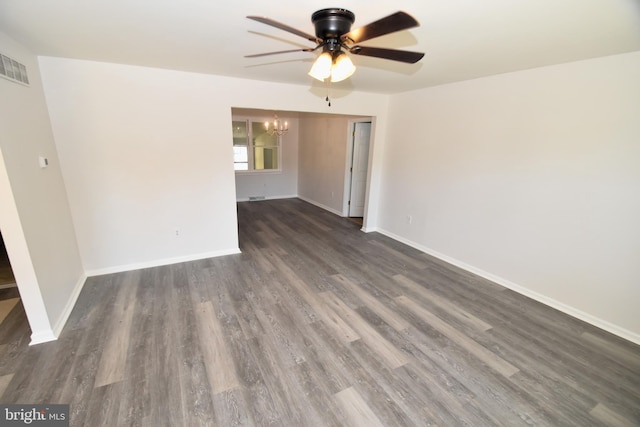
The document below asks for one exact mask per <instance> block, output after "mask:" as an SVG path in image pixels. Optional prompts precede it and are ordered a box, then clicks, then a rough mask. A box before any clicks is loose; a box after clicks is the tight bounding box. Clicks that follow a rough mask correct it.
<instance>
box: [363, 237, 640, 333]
mask: <svg viewBox="0 0 640 427" xmlns="http://www.w3.org/2000/svg"><path fill="white" fill-rule="evenodd" d="M371 231H373V230H371ZM376 231H378V232H379V233H380V234H384V235H385V236H387V237H390V238H392V239H394V240H397V241H399V242H401V243H404V244H405V245H408V246H411V247H413V248H415V249H418V250H420V251H422V252H424V253H426V254H429V255H431V256H434V257H436V258H439V259H441V260H442V261H445V262H447V263H449V264H451V265H454V266H456V267H459V268H462V269H463V270H466V271H469V272H471V273H473V274H476V275H478V276H480V277H484V278H485V279H488V280H490V281H492V282H494V283H497V284H498V285H501V286H504V287H505V288H507V289H511V290H512V291H514V292H517V293H519V294H521V295H524V296H526V297H529V298H531V299H533V300H536V301H538V302H540V303H542V304H545V305H547V306H549V307H551V308H554V309H556V310H558V311H561V312H563V313H565V314H568V315H569V316H571V317H575V318H576V319H579V320H582V321H584V322H586V323H589V324H591V325H593V326H595V327H597V328H600V329H603V330H605V331H607V332H611V333H612V334H614V335H617V336H619V337H621V338H624V339H626V340H628V341H631V342H632V343H635V344H639V345H640V334H637V333H635V332H633V331H630V330H628V329H625V328H622V327H620V326H618V325H614V324H613V323H610V322H607V321H606V320H603V319H600V318H598V317H596V316H593V315H591V314H589V313H585V312H584V311H582V310H578V309H577V308H575V307H571V306H570V305H567V304H565V303H562V302H560V301H557V300H555V299H553V298H549V297H548V296H545V295H543V294H540V293H538V292H536V291H532V290H531V289H528V288H526V287H524V286H521V285H518V284H516V283H514V282H511V281H510V280H507V279H504V278H502V277H499V276H496V275H494V274H491V273H488V272H486V271H484V270H482V269H479V268H477V267H474V266H472V265H469V264H467V263H465V262H462V261H459V260H457V259H455V258H452V257H450V256H448V255H445V254H442V253H440V252H438V251H435V250H433V249H431V248H428V247H425V246H423V245H421V244H419V243H416V242H413V241H411V240H408V239H405V238H404V237H401V236H398V235H397V234H394V233H392V232H390V231H387V230H383V229H378V230H376Z"/></svg>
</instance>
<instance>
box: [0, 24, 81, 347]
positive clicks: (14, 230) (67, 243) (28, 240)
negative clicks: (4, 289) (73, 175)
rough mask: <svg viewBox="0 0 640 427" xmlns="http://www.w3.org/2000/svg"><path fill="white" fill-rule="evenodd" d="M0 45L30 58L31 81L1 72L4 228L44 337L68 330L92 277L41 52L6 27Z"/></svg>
mask: <svg viewBox="0 0 640 427" xmlns="http://www.w3.org/2000/svg"><path fill="white" fill-rule="evenodd" d="M0 52H2V53H3V54H5V55H8V56H10V57H12V58H13V59H15V60H17V61H19V62H21V63H22V64H24V65H25V66H26V67H27V70H28V75H29V80H30V85H29V86H23V85H20V84H17V83H14V82H11V81H9V80H6V79H0V129H1V132H0V229H2V235H3V237H4V240H5V244H6V246H7V252H8V254H9V258H10V260H11V265H12V268H13V272H14V275H15V277H16V282H17V284H18V289H19V291H20V296H21V298H22V302H23V304H24V307H25V311H26V313H27V317H28V319H29V325H30V326H31V331H32V336H31V338H32V343H38V342H44V341H49V340H52V339H55V337H56V335H57V334H58V333H59V332H60V330H61V329H62V326H63V325H64V322H65V321H66V318H67V317H68V315H69V313H70V311H71V309H72V308H73V304H74V302H75V299H76V298H77V295H78V293H79V291H80V289H81V287H82V284H83V283H84V280H85V276H84V272H83V269H82V262H81V259H80V253H79V250H78V247H77V243H76V235H75V232H74V228H73V223H72V218H71V213H70V209H69V204H68V200H67V193H66V190H65V186H64V182H63V179H62V175H61V170H60V166H59V162H58V155H57V151H56V147H55V145H54V140H53V135H52V132H51V126H50V122H49V116H48V112H47V108H46V103H45V98H44V93H43V90H42V85H41V82H40V74H39V69H38V62H37V59H36V57H35V55H33V54H32V53H30V52H29V51H28V50H27V49H25V48H24V47H22V46H21V45H19V44H18V43H16V42H15V41H13V40H12V39H10V38H9V37H8V36H6V35H5V34H2V33H0ZM40 156H43V157H46V158H47V159H48V161H49V166H48V167H46V168H40V166H39V157H40Z"/></svg>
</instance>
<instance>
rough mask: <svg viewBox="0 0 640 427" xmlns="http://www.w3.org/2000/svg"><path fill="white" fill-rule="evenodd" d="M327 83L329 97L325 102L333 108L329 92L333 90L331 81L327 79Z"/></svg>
mask: <svg viewBox="0 0 640 427" xmlns="http://www.w3.org/2000/svg"><path fill="white" fill-rule="evenodd" d="M325 82H326V83H327V97H326V98H325V99H324V100H325V101H327V104H328V105H329V107H331V100H330V99H329V91H330V90H331V80H329V79H327V80H325Z"/></svg>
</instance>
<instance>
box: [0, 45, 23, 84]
mask: <svg viewBox="0 0 640 427" xmlns="http://www.w3.org/2000/svg"><path fill="white" fill-rule="evenodd" d="M0 59H1V60H0V77H5V78H7V79H9V80H11V81H13V82H16V83H20V84H23V85H28V84H29V76H27V67H25V66H24V65H23V64H21V63H19V62H18V61H16V60H15V59H11V58H9V57H8V56H7V55H3V54H1V53H0Z"/></svg>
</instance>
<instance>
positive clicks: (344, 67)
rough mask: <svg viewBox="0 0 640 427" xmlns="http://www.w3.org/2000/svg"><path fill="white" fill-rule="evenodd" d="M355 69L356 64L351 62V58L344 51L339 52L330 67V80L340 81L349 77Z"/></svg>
mask: <svg viewBox="0 0 640 427" xmlns="http://www.w3.org/2000/svg"><path fill="white" fill-rule="evenodd" d="M355 71H356V66H355V65H353V62H351V58H349V56H348V55H347V54H346V53H344V52H340V53H338V55H337V56H336V58H335V61H334V64H333V67H331V81H332V82H341V81H343V80H345V79H348V78H349V77H351V76H352V75H353V73H355Z"/></svg>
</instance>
